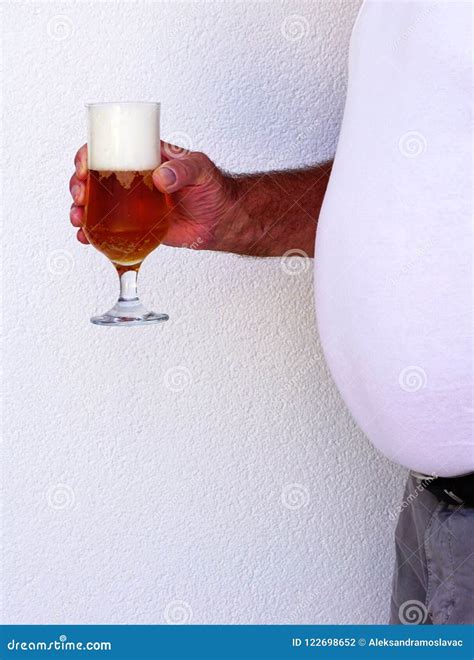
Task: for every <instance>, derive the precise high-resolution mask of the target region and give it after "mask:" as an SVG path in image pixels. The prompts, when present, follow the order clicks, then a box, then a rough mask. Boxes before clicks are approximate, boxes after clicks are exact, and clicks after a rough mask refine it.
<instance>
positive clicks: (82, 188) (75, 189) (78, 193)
mask: <svg viewBox="0 0 474 660" xmlns="http://www.w3.org/2000/svg"><path fill="white" fill-rule="evenodd" d="M69 190H70V192H71V195H72V198H73V200H74V203H75V204H77V205H78V206H82V205H83V204H84V201H85V198H86V184H85V183H84V182H83V181H80V179H79V178H78V176H77V174H73V175H72V177H71V180H70V181H69Z"/></svg>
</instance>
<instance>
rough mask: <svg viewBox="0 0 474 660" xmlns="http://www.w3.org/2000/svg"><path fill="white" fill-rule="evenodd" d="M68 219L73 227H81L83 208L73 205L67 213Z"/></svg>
mask: <svg viewBox="0 0 474 660" xmlns="http://www.w3.org/2000/svg"><path fill="white" fill-rule="evenodd" d="M69 219H70V221H71V225H72V226H73V227H82V225H83V220H84V208H83V207H82V206H76V205H75V204H73V205H72V206H71V210H70V211H69Z"/></svg>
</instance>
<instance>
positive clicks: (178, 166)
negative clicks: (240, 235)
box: [69, 142, 240, 250]
mask: <svg viewBox="0 0 474 660" xmlns="http://www.w3.org/2000/svg"><path fill="white" fill-rule="evenodd" d="M161 158H162V164H161V165H160V167H158V168H157V169H156V170H155V171H154V172H153V182H154V184H155V186H156V187H157V188H158V190H160V191H161V192H163V193H164V194H165V195H166V199H167V202H168V208H169V230H168V233H167V234H166V236H165V238H164V241H163V242H164V243H165V244H166V245H170V246H172V247H193V248H197V249H204V250H205V249H208V250H209V249H213V248H214V244H215V229H216V226H217V225H218V224H219V223H223V224H227V223H233V222H234V221H236V222H237V221H238V215H239V211H240V209H239V202H238V200H237V199H236V198H235V196H234V194H233V193H234V186H233V179H232V178H231V177H228V176H226V175H225V174H223V173H222V172H221V171H220V170H219V169H218V168H217V167H216V166H215V165H214V163H213V162H212V161H211V160H210V159H209V158H208V157H207V156H206V155H204V154H202V153H199V152H190V151H185V150H183V149H180V148H179V147H175V146H174V145H171V144H167V143H165V142H162V143H161ZM74 164H75V168H76V171H75V173H74V174H73V176H72V177H71V180H70V184H69V188H70V191H71V195H72V197H73V200H74V202H73V204H72V206H71V212H70V218H71V223H72V225H73V226H74V227H78V228H79V229H78V232H77V238H78V240H79V241H80V242H81V243H88V240H87V238H86V236H85V234H84V231H83V230H82V224H83V220H84V203H85V198H86V180H87V145H84V146H82V147H81V148H80V149H79V151H78V152H77V154H76V157H75V161H74ZM214 249H218V248H214Z"/></svg>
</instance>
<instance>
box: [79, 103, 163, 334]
mask: <svg viewBox="0 0 474 660" xmlns="http://www.w3.org/2000/svg"><path fill="white" fill-rule="evenodd" d="M87 118H88V132H87V166H88V171H89V175H88V185H87V198H86V205H85V217H84V226H83V230H84V233H85V235H86V236H87V238H88V239H89V241H90V242H91V243H92V245H93V246H94V247H96V248H97V250H99V251H100V252H102V253H103V254H105V255H106V256H107V257H108V258H109V259H110V261H111V262H112V263H113V265H114V266H115V268H116V269H117V272H118V275H119V283H120V294H119V298H118V300H117V302H116V303H115V305H114V306H113V307H112V308H111V309H109V310H108V311H107V312H106V313H105V314H101V315H100V316H93V317H92V318H91V321H92V323H94V324H96V325H112V326H120V325H123V326H127V325H145V324H149V323H161V322H162V321H166V320H167V319H168V315H167V314H159V313H156V312H152V311H149V310H148V309H146V307H144V305H142V303H141V302H140V299H139V297H138V292H137V277H138V270H139V268H140V265H141V263H142V261H143V260H144V259H145V258H146V257H147V256H148V255H149V254H150V252H152V251H153V250H154V249H155V248H157V247H158V245H160V243H161V242H162V240H163V237H164V236H165V234H166V232H167V229H168V222H169V217H170V216H169V212H168V208H167V204H166V198H165V196H164V195H163V194H162V193H161V192H159V190H157V188H156V187H155V186H154V185H153V179H152V173H153V171H154V170H155V169H156V168H157V167H158V166H159V165H160V162H161V158H160V156H161V154H160V104H159V103H148V102H147V103H122V102H118V103H91V104H89V105H88V106H87Z"/></svg>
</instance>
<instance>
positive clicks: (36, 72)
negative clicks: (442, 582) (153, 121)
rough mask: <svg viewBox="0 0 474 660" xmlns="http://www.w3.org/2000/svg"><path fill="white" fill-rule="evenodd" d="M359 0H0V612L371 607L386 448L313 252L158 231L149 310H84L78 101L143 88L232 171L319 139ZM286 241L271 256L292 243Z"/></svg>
mask: <svg viewBox="0 0 474 660" xmlns="http://www.w3.org/2000/svg"><path fill="white" fill-rule="evenodd" d="M358 6H359V2H358V0H345V1H340V2H339V1H330V0H325V1H320V2H318V1H316V0H312V1H310V2H308V1H299V0H294V1H278V0H275V1H273V2H255V1H251V0H249V1H245V2H237V1H226V2H217V1H214V2H176V1H172V2H159V1H156V2H140V1H138V2H94V3H91V2H75V3H70V2H64V3H53V2H51V3H50V2H28V3H21V2H7V3H6V4H5V5H4V15H5V16H4V19H5V23H4V49H5V52H4V57H5V61H4V73H3V88H4V97H3V106H4V117H3V122H4V131H5V152H4V158H3V165H4V168H5V172H6V173H5V176H4V191H5V197H4V202H5V212H4V222H5V227H6V232H5V240H4V245H5V249H4V260H3V263H4V279H3V283H4V285H3V290H4V305H5V318H4V325H5V337H6V339H5V358H4V368H5V381H4V383H5V387H4V400H5V416H4V423H3V430H4V459H3V465H4V484H5V489H4V495H3V500H4V505H5V510H4V531H5V540H6V544H5V546H6V547H5V553H4V558H3V573H4V588H3V595H4V605H3V615H2V619H3V622H7V623H51V624H52V623H164V622H169V623H179V622H181V623H182V622H191V623H213V624H217V623H228V624H230V623H369V622H373V623H383V622H385V621H386V618H387V610H388V597H389V582H390V573H391V563H392V534H393V527H394V522H393V512H394V511H395V510H396V508H397V505H398V501H399V498H400V493H401V487H402V478H403V471H402V470H400V469H399V468H397V467H395V466H393V465H391V464H389V463H388V461H386V460H385V459H383V458H382V457H381V456H380V455H378V454H377V453H376V452H375V451H374V450H373V449H372V448H371V446H370V444H369V442H368V441H367V439H365V438H364V437H363V435H362V434H361V432H360V431H359V430H358V429H357V428H356V427H355V425H354V423H353V421H352V420H351V418H350V416H349V414H348V412H347V411H346V408H345V406H344V404H343V403H342V401H341V399H340V397H339V395H338V393H337V391H336V390H335V387H334V385H333V383H332V380H331V378H330V376H329V374H328V371H327V368H326V366H325V364H324V360H323V357H322V354H321V349H320V346H319V343H318V338H317V334H316V330H315V321H314V309H313V295H312V273H311V269H312V262H310V261H306V262H305V261H302V262H301V263H300V264H299V265H298V267H297V268H293V269H292V270H291V273H289V272H288V269H287V268H285V267H283V266H282V262H281V261H280V260H279V259H269V260H262V259H252V258H243V257H237V256H232V255H226V254H211V253H199V252H197V251H195V250H173V249H171V248H160V249H159V250H157V251H156V252H155V253H154V254H153V255H152V256H151V257H150V258H149V259H148V260H147V262H146V263H145V265H144V267H143V269H142V274H141V293H142V297H143V299H144V302H145V303H146V304H148V305H149V306H150V307H152V308H153V309H156V310H157V311H166V312H168V313H169V315H170V317H171V320H170V321H169V322H168V323H167V324H166V325H164V326H162V327H150V328H138V329H129V330H124V329H117V330H115V329H108V328H97V327H94V326H92V325H91V324H90V323H89V322H88V318H89V316H90V315H91V314H93V313H98V312H103V311H105V309H106V308H108V307H109V306H110V305H111V304H112V302H113V301H114V297H115V295H116V281H115V273H114V272H113V269H112V268H111V266H110V265H109V264H108V263H107V262H106V260H105V259H104V258H103V257H102V256H101V255H100V254H99V253H98V252H96V251H95V250H93V249H92V248H86V247H83V246H81V245H79V244H78V243H76V241H75V238H74V232H73V230H72V229H71V228H70V226H69V223H68V210H69V205H70V199H69V194H68V180H69V176H70V174H71V173H72V172H71V170H72V158H73V155H74V153H75V151H76V149H77V148H78V146H80V145H81V144H82V143H83V142H84V141H85V113H84V107H83V106H84V103H85V102H87V101H94V100H131V99H132V100H133V99H139V100H160V101H161V102H162V104H163V105H162V133H163V136H164V137H165V138H167V139H168V140H170V141H172V142H175V143H178V144H182V145H183V146H187V147H190V148H192V149H196V150H200V151H205V152H206V153H208V154H209V156H211V157H212V158H213V159H214V160H215V161H216V162H217V163H218V164H219V165H220V166H222V167H224V168H226V169H228V170H233V171H256V170H266V169H270V168H273V169H276V168H290V167H296V166H301V165H304V164H310V163H314V162H317V161H320V160H323V159H325V158H328V157H331V156H332V155H333V153H334V150H335V146H336V141H337V135H338V127H339V124H340V120H341V115H342V109H343V102H344V94H345V85H346V60H347V49H348V40H349V36H350V31H351V27H352V24H353V22H354V19H355V16H356V13H357V10H358ZM293 266H294V264H293Z"/></svg>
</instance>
